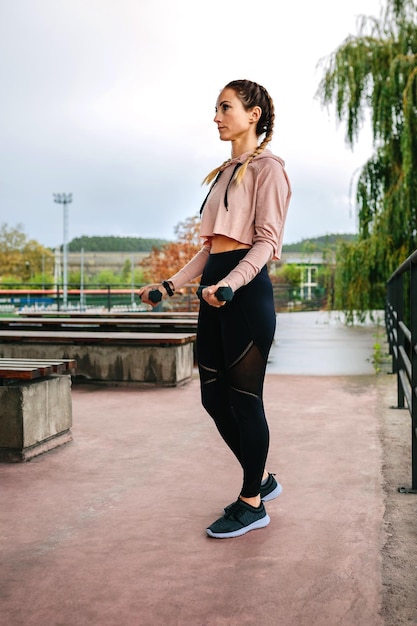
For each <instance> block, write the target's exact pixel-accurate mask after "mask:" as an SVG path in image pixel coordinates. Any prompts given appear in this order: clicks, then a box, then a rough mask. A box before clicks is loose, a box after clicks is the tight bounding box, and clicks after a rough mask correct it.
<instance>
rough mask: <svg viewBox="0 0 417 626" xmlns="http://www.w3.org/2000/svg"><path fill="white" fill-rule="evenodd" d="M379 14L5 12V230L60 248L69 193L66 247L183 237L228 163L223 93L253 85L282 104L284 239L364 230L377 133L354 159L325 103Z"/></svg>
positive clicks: (1, 47) (1, 217) (155, 8)
mask: <svg viewBox="0 0 417 626" xmlns="http://www.w3.org/2000/svg"><path fill="white" fill-rule="evenodd" d="M380 11H381V2H380V0H349V1H347V0H339V1H335V0H315V2H311V0H298V2H288V1H286V2H283V1H282V0H263V1H262V2H258V3H256V2H253V0H228V1H227V2H225V1H223V2H213V1H211V2H208V1H207V0H0V55H1V58H2V63H1V64H0V84H1V92H2V96H1V117H0V224H1V223H6V224H7V226H8V227H10V228H12V227H22V228H23V230H24V232H25V234H26V235H27V237H28V238H29V239H35V240H37V241H38V242H39V243H41V244H42V245H44V246H48V247H49V246H50V247H55V246H57V245H60V244H61V243H62V242H63V238H64V234H63V230H64V224H63V207H62V205H60V204H57V203H54V199H53V194H54V193H72V194H73V201H72V203H71V204H70V205H69V210H68V230H67V232H68V240H69V241H70V240H71V239H73V238H74V237H80V236H82V235H87V236H95V235H99V236H106V235H117V236H137V237H144V238H148V237H150V238H162V239H171V240H172V239H175V227H176V225H177V224H179V223H180V222H183V221H184V220H186V219H187V218H188V217H192V216H194V215H196V214H197V213H198V211H199V208H200V205H201V202H202V200H203V198H204V197H205V195H206V193H207V189H206V188H205V187H203V186H202V185H201V181H202V180H203V178H204V177H205V175H206V174H207V173H208V172H209V171H211V170H212V169H213V168H214V167H215V166H217V165H219V164H220V163H222V162H223V161H224V160H225V159H227V158H228V157H229V156H230V144H229V143H227V142H221V141H220V140H219V138H218V133H217V130H216V126H215V124H214V122H213V117H214V107H215V102H216V99H217V96H218V95H219V93H220V91H221V89H222V87H223V86H224V85H225V84H226V83H228V82H229V81H230V80H234V79H241V78H246V79H249V80H253V81H256V82H258V83H260V84H262V85H264V86H265V87H266V89H267V90H268V91H269V93H270V95H271V96H272V98H273V100H274V104H275V109H276V121H275V132H274V137H273V141H272V143H271V144H270V148H271V149H272V151H273V152H274V153H275V154H277V155H279V156H281V157H282V158H283V159H284V160H285V162H286V169H287V173H288V175H289V177H290V180H291V184H292V188H293V197H292V201H291V205H290V208H289V213H288V218H287V224H286V228H285V236H284V243H294V242H297V241H300V240H302V239H304V238H310V237H316V236H321V235H325V234H329V233H355V232H357V217H356V211H355V203H354V193H352V181H353V183H354V181H355V177H356V176H357V173H358V171H359V170H360V168H361V167H362V166H363V165H364V163H365V162H366V160H367V159H368V158H369V157H370V156H371V154H372V142H371V136H370V131H369V128H368V126H369V124H366V123H365V125H364V128H363V131H362V132H361V138H360V142H359V143H358V144H357V145H355V147H354V149H353V150H352V149H351V148H349V147H347V145H346V142H345V127H344V126H343V124H340V123H338V122H337V120H336V116H335V111H334V108H333V107H329V108H328V109H325V108H323V107H322V106H321V104H320V102H319V100H318V99H317V98H316V97H315V94H316V92H317V88H318V85H319V82H320V79H321V78H322V77H323V72H324V70H323V66H320V65H319V61H320V60H321V59H325V58H328V57H329V55H330V54H331V53H332V52H333V51H334V50H335V49H336V48H337V47H338V46H340V45H341V44H342V42H343V41H344V39H345V38H346V37H347V36H348V35H355V34H356V33H357V27H358V24H357V20H358V16H360V15H369V16H374V17H377V18H378V17H379V16H380ZM353 190H354V186H353Z"/></svg>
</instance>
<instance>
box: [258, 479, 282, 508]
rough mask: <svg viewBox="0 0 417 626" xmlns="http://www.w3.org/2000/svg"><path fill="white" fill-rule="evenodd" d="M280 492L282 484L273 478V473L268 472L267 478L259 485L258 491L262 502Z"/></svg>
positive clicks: (272, 498) (276, 496)
mask: <svg viewBox="0 0 417 626" xmlns="http://www.w3.org/2000/svg"><path fill="white" fill-rule="evenodd" d="M281 492H282V485H280V484H279V482H277V481H276V480H275V474H268V480H267V481H266V483H265V484H264V485H261V489H260V493H261V500H262V502H269V500H274V498H278V496H279V495H281Z"/></svg>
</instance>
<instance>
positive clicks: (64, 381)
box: [0, 375, 72, 462]
mask: <svg viewBox="0 0 417 626" xmlns="http://www.w3.org/2000/svg"><path fill="white" fill-rule="evenodd" d="M71 426H72V399H71V378H70V376H66V375H62V376H51V377H49V378H46V379H42V380H33V381H28V382H23V383H22V382H19V383H13V384H9V385H6V386H3V387H0V461H9V462H10V461H27V460H30V459H31V458H33V457H34V456H36V455H38V454H41V453H43V452H46V451H47V450H51V449H52V448H55V447H57V446H60V445H62V444H63V443H67V442H68V441H71V440H72V435H71V430H70V429H71Z"/></svg>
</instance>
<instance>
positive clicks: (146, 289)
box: [138, 283, 166, 307]
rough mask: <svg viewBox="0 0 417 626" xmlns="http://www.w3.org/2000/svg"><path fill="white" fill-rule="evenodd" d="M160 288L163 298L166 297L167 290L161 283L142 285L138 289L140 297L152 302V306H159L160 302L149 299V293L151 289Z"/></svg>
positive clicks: (146, 301)
mask: <svg viewBox="0 0 417 626" xmlns="http://www.w3.org/2000/svg"><path fill="white" fill-rule="evenodd" d="M155 290H158V291H159V292H160V294H161V300H162V298H164V297H165V295H166V291H165V289H164V287H162V285H161V283H155V284H153V285H145V287H141V288H140V289H139V291H138V294H139V297H140V299H141V300H142V302H144V303H145V304H150V305H151V306H153V307H154V306H157V305H158V304H159V302H160V301H159V302H153V301H152V300H150V299H149V293H150V292H151V291H155Z"/></svg>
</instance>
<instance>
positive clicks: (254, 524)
mask: <svg viewBox="0 0 417 626" xmlns="http://www.w3.org/2000/svg"><path fill="white" fill-rule="evenodd" d="M270 521H271V518H270V517H269V515H268V513H267V514H266V515H265V517H263V518H262V519H258V520H256V522H252V524H249V526H245V527H244V528H239V529H238V530H233V531H231V532H229V533H214V532H213V531H212V530H210V528H206V532H207V534H208V536H209V537H214V538H215V539H229V538H231V537H241V536H242V535H246V533H248V532H249V531H251V530H256V529H257V528H265V526H268V524H269V522H270Z"/></svg>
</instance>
